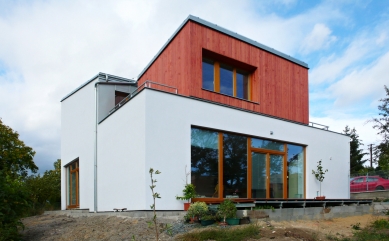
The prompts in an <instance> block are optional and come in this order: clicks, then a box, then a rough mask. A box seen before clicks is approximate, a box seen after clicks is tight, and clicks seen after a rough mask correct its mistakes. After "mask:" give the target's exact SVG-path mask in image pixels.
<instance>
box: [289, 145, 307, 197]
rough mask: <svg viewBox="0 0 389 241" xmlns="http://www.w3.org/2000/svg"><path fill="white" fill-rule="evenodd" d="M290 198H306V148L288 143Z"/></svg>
mask: <svg viewBox="0 0 389 241" xmlns="http://www.w3.org/2000/svg"><path fill="white" fill-rule="evenodd" d="M287 146H288V198H304V148H303V147H302V146H297V145H291V144H288V145H287Z"/></svg>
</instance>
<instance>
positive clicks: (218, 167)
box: [191, 127, 305, 199]
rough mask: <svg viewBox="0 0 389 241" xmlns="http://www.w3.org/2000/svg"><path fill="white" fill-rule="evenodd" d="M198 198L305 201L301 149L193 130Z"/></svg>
mask: <svg viewBox="0 0 389 241" xmlns="http://www.w3.org/2000/svg"><path fill="white" fill-rule="evenodd" d="M191 132H192V136H191V139H192V140H191V170H192V179H191V180H192V184H194V185H195V186H196V192H197V194H198V198H219V199H222V198H257V199H261V198H263V199H271V198H304V197H305V188H304V185H305V183H304V172H305V168H304V165H305V160H304V158H305V157H304V149H305V148H304V147H303V146H300V145H295V144H288V143H285V142H280V141H273V140H266V139H260V138H252V137H248V136H243V135H237V134H232V133H224V132H219V131H212V130H206V129H201V128H197V127H193V128H192V129H191Z"/></svg>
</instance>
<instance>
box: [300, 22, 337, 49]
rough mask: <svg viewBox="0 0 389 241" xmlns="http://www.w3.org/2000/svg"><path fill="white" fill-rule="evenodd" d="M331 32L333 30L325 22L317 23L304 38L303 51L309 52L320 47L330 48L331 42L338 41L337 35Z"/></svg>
mask: <svg viewBox="0 0 389 241" xmlns="http://www.w3.org/2000/svg"><path fill="white" fill-rule="evenodd" d="M331 33H332V31H331V30H330V29H329V28H328V27H327V26H326V25H325V24H322V23H317V24H315V26H314V27H313V29H312V31H311V32H310V33H309V34H308V36H307V37H306V38H305V39H304V40H303V44H302V46H301V51H302V52H303V53H304V54H308V53H311V52H313V51H316V50H319V49H323V48H328V47H329V46H330V44H331V43H333V42H335V41H336V37H335V36H332V35H331Z"/></svg>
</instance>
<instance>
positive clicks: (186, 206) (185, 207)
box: [184, 203, 190, 211]
mask: <svg viewBox="0 0 389 241" xmlns="http://www.w3.org/2000/svg"><path fill="white" fill-rule="evenodd" d="M189 207H190V203H184V211H188V209H189Z"/></svg>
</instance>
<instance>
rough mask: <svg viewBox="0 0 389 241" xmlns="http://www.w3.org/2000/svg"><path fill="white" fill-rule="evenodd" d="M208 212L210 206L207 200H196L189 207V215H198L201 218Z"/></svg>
mask: <svg viewBox="0 0 389 241" xmlns="http://www.w3.org/2000/svg"><path fill="white" fill-rule="evenodd" d="M207 212H208V206H207V204H206V203H205V202H195V203H192V204H191V205H190V207H189V209H188V212H187V214H186V215H187V217H189V218H191V217H198V218H201V216H203V215H206V214H207Z"/></svg>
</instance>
